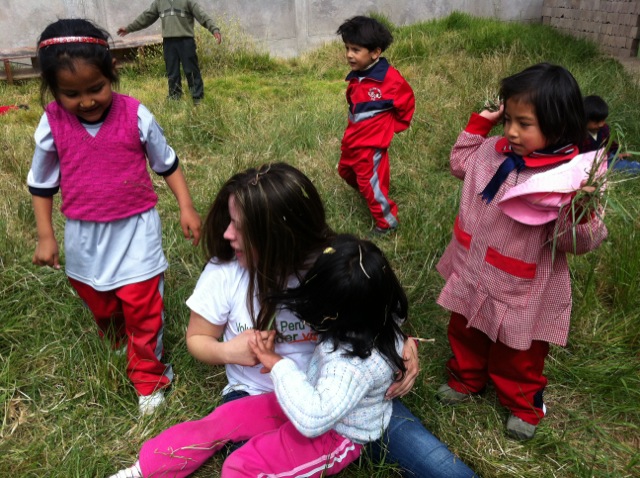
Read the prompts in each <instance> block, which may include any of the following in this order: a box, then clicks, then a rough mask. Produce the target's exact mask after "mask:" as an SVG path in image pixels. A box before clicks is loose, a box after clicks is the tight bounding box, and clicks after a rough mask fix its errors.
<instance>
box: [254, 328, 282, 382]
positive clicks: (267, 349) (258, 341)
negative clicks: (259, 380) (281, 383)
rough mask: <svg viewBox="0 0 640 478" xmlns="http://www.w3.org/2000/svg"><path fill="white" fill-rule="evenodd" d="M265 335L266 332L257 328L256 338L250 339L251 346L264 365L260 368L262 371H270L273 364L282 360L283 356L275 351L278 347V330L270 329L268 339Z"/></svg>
mask: <svg viewBox="0 0 640 478" xmlns="http://www.w3.org/2000/svg"><path fill="white" fill-rule="evenodd" d="M263 335H264V332H260V331H259V330H256V331H255V335H254V339H253V340H250V341H249V347H250V348H251V351H252V352H253V353H254V354H256V357H258V360H260V363H261V364H262V365H263V367H264V368H263V369H262V370H260V373H269V372H271V369H272V368H273V366H274V365H275V364H276V363H278V362H279V361H280V360H282V357H281V356H280V355H278V354H277V353H275V352H274V350H275V348H276V331H275V330H270V331H269V332H268V335H267V338H266V339H265V338H264V337H263Z"/></svg>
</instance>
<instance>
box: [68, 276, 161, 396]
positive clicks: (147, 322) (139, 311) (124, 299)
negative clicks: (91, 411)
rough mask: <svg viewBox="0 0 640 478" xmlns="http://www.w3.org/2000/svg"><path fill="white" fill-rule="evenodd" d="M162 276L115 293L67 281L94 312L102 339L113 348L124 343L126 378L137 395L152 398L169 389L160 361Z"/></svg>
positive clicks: (74, 281)
mask: <svg viewBox="0 0 640 478" xmlns="http://www.w3.org/2000/svg"><path fill="white" fill-rule="evenodd" d="M162 280H163V276H162V274H160V275H158V276H156V277H153V278H151V279H149V280H146V281H143V282H136V283H134V284H127V285H125V286H122V287H119V288H117V289H114V290H109V291H98V290H95V289H94V288H93V287H91V286H89V285H87V284H84V283H83V282H79V281H77V280H75V279H71V278H69V282H71V285H72V286H73V288H74V289H75V290H76V291H77V292H78V295H79V296H80V298H81V299H82V300H83V301H84V303H85V304H87V307H89V310H91V312H92V313H93V318H94V319H95V321H96V324H97V325H98V330H99V333H100V336H101V337H104V336H107V337H108V338H109V339H110V340H112V341H113V343H114V344H115V346H120V344H121V343H122V342H123V341H124V340H125V338H126V340H127V342H126V343H127V375H128V377H129V380H131V382H132V383H133V386H134V387H135V389H136V391H137V392H138V394H139V395H151V394H152V393H153V392H154V391H156V390H158V389H161V388H165V387H167V386H169V383H170V382H171V377H170V375H171V368H170V367H168V366H166V365H164V364H163V363H162V362H161V361H160V359H161V358H162V353H163V347H162V331H163V326H164V313H163V311H164V303H163V300H162V284H161V281H162Z"/></svg>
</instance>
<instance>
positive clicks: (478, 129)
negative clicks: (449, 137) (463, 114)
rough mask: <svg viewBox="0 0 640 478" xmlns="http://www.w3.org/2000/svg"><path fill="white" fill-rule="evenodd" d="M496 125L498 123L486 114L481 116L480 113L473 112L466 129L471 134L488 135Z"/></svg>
mask: <svg viewBox="0 0 640 478" xmlns="http://www.w3.org/2000/svg"><path fill="white" fill-rule="evenodd" d="M495 125H496V123H494V122H493V121H491V120H489V119H487V118H485V117H484V116H480V115H479V114H478V113H471V118H469V122H468V123H467V126H466V128H465V129H464V130H465V131H466V132H467V133H470V134H479V135H480V136H487V135H488V134H489V132H490V131H491V129H492V128H493V127H494V126H495Z"/></svg>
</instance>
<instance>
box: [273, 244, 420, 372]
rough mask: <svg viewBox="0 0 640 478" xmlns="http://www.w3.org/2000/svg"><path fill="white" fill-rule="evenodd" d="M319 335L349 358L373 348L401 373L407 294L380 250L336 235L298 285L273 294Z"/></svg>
mask: <svg viewBox="0 0 640 478" xmlns="http://www.w3.org/2000/svg"><path fill="white" fill-rule="evenodd" d="M272 300H274V301H276V302H277V303H278V304H279V305H280V306H281V307H285V308H287V309H290V310H291V311H292V312H293V313H294V314H295V315H296V316H297V317H298V318H300V319H301V320H303V321H304V322H306V323H307V324H308V325H309V326H310V327H311V328H312V329H314V330H315V331H316V332H318V334H319V340H320V342H325V341H327V342H330V343H332V345H333V346H334V347H336V348H337V347H338V345H340V344H342V345H343V346H344V345H347V349H348V350H349V355H351V356H356V357H360V358H367V357H369V356H370V355H371V352H372V351H373V350H374V349H377V350H378V351H379V352H380V353H381V354H382V355H383V356H384V357H386V359H387V360H388V361H389V363H390V364H391V365H392V366H393V367H394V368H396V369H398V370H399V371H400V372H401V373H400V375H399V377H398V379H400V378H401V377H403V376H404V372H405V371H406V368H405V365H404V362H403V360H402V357H401V356H400V355H399V354H398V352H397V350H396V345H397V344H399V343H402V342H404V338H405V335H404V334H403V332H402V331H401V329H400V324H401V323H402V322H403V321H404V320H406V318H407V313H408V301H407V296H406V295H405V292H404V290H403V288H402V286H401V285H400V282H399V281H398V278H397V277H396V275H395V273H394V272H393V270H392V269H391V266H390V264H389V262H388V261H387V259H386V257H385V256H384V254H383V253H382V251H381V250H380V249H379V248H378V247H377V246H376V245H375V244H373V243H372V242H370V241H365V240H361V239H358V238H356V237H355V236H352V235H349V234H339V235H337V236H336V237H335V238H334V239H333V240H332V241H331V245H330V246H329V247H327V248H326V249H325V250H324V251H323V252H322V254H320V255H319V256H318V258H317V259H316V262H315V263H314V264H313V266H312V267H311V269H309V271H308V272H307V273H306V275H305V278H304V280H303V281H302V283H301V284H300V285H299V286H298V287H296V288H293V289H289V290H287V291H286V292H285V293H284V294H282V295H278V296H273V297H272Z"/></svg>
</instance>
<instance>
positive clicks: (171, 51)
mask: <svg viewBox="0 0 640 478" xmlns="http://www.w3.org/2000/svg"><path fill="white" fill-rule="evenodd" d="M158 18H161V19H162V20H161V21H162V48H163V51H164V63H165V67H166V69H167V77H168V79H169V98H170V99H179V98H180V97H181V96H182V79H181V76H180V64H181V63H182V69H183V70H184V74H185V76H186V77H187V83H188V84H189V91H190V92H191V97H192V98H193V102H194V103H195V104H198V103H200V101H201V100H202V98H203V97H204V84H203V83H202V76H201V74H200V68H199V66H198V56H197V54H196V42H195V39H194V34H193V19H194V18H195V19H196V20H198V23H200V25H202V26H203V27H205V28H206V29H207V30H209V31H210V32H211V34H212V35H213V36H214V37H215V38H216V41H217V42H218V44H220V42H221V41H222V36H221V35H220V29H219V28H218V27H216V26H215V24H214V23H213V20H212V19H211V17H209V15H207V14H206V13H205V11H204V10H203V9H202V7H201V6H200V5H199V4H198V3H197V2H195V1H194V0H153V2H152V3H151V5H150V6H149V8H147V9H146V10H145V11H144V12H142V13H141V14H140V15H139V16H138V17H137V18H136V19H135V20H134V21H133V22H131V23H130V24H129V25H127V26H126V27H120V28H118V35H120V36H122V37H123V36H125V35H127V34H129V33H131V32H135V31H138V30H142V29H144V28H147V27H149V26H151V25H152V24H153V23H154V22H155V21H156V20H157V19H158Z"/></svg>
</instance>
